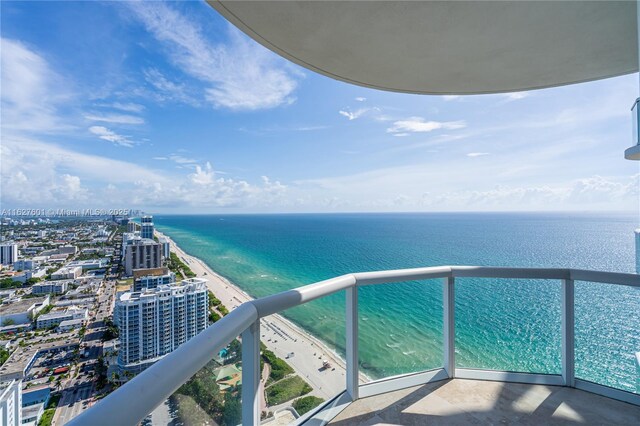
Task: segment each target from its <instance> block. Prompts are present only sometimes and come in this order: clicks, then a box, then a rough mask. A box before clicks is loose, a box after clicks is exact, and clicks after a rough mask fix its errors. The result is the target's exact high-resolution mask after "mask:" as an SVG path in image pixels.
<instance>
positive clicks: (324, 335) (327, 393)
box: [260, 291, 346, 424]
mask: <svg viewBox="0 0 640 426" xmlns="http://www.w3.org/2000/svg"><path fill="white" fill-rule="evenodd" d="M260 340H261V342H262V345H261V346H262V353H261V365H262V369H263V370H262V373H263V384H264V401H265V408H264V409H263V411H265V412H266V413H267V419H272V420H273V422H274V424H275V423H278V424H286V419H289V420H290V421H293V420H294V418H295V417H297V416H299V415H300V416H301V415H304V414H306V413H307V412H308V411H310V410H312V409H314V408H315V407H316V406H318V405H319V404H321V403H322V402H324V401H326V400H329V399H331V398H333V397H334V396H336V395H338V394H340V393H342V392H343V391H344V390H345V387H346V376H345V361H344V354H345V294H344V291H341V292H339V293H336V294H333V295H330V296H327V297H323V298H320V299H316V300H314V301H312V302H309V303H306V304H304V305H301V306H297V307H295V308H291V309H287V310H285V311H283V312H281V313H279V314H275V315H270V316H268V317H265V318H263V319H262V320H261V321H260ZM265 364H268V366H266V365H265ZM291 416H294V417H293V418H291Z"/></svg>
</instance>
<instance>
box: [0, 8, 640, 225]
mask: <svg viewBox="0 0 640 426" xmlns="http://www.w3.org/2000/svg"><path fill="white" fill-rule="evenodd" d="M1 8H2V10H1V12H2V22H1V23H2V32H1V36H2V46H1V47H2V49H1V62H2V86H1V87H2V90H1V91H2V110H1V118H2V128H1V132H2V133H1V137H2V139H1V145H0V146H1V161H2V163H1V166H2V167H1V178H2V181H1V194H0V197H1V198H0V202H1V204H2V207H3V208H5V209H6V208H17V207H23V208H49V207H65V208H108V207H112V208H113V207H121V208H140V209H144V210H146V211H150V212H185V213H206V212H230V213H231V212H334V211H496V210H499V211H507V210H525V211H532V210H572V211H575V210H579V211H583V210H607V211H623V210H624V211H637V209H638V164H637V163H635V162H631V161H626V160H624V158H623V152H624V149H625V148H627V147H629V145H630V144H631V118H630V112H629V109H630V107H631V105H632V103H633V101H634V100H635V98H636V97H637V94H638V75H637V74H634V75H630V76H625V77H619V78H615V79H609V80H603V81H598V82H592V83H585V84H580V85H573V86H566V87H561V88H554V89H547V90H539V91H533V92H526V93H513V94H505V95H482V96H466V97H455V96H449V97H447V96H418V95H406V94H396V93H386V92H380V91H375V90H370V89H365V88H361V87H357V86H352V85H348V84H346V83H342V82H337V81H334V80H331V79H329V78H327V77H323V76H320V75H316V74H314V73H313V72H311V71H308V70H306V69H303V68H300V67H298V66H297V65H294V64H291V63H288V62H287V61H286V60H284V59H282V58H280V57H279V56H277V55H275V54H273V53H271V52H270V51H268V50H266V49H264V48H263V47H261V46H259V45H258V44H256V43H254V42H253V41H252V40H250V39H249V38H248V37H246V36H245V35H244V34H243V33H241V32H240V31H238V30H237V29H235V28H234V27H233V26H231V25H230V24H228V23H227V22H226V21H225V20H224V19H223V18H221V17H220V16H219V15H218V14H217V13H216V12H215V11H214V10H213V9H211V8H210V7H209V6H208V5H206V4H205V3H204V2H179V3H157V2H144V3H129V2H108V3H97V2H8V1H3V2H2V3H1Z"/></svg>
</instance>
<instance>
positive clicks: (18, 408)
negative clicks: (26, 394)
mask: <svg viewBox="0 0 640 426" xmlns="http://www.w3.org/2000/svg"><path fill="white" fill-rule="evenodd" d="M21 388H22V381H21V380H9V381H6V382H0V425H3V426H22V391H21Z"/></svg>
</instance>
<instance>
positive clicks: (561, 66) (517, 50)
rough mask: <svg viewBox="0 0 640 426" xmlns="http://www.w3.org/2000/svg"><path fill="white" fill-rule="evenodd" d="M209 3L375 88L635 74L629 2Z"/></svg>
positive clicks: (512, 84)
mask: <svg viewBox="0 0 640 426" xmlns="http://www.w3.org/2000/svg"><path fill="white" fill-rule="evenodd" d="M208 2H209V4H210V5H211V6H212V7H214V8H215V9H216V10H217V11H218V12H220V13H221V14H222V15H223V16H224V17H225V18H227V19H228V20H229V21H230V22H232V23H233V24H234V25H236V26H237V27H238V28H240V29H241V30H242V31H244V32H245V33H246V34H248V35H249V36H250V37H252V38H253V39H255V40H256V41H258V42H259V43H261V44H263V45H264V46H266V47H267V48H269V49H271V50H273V51H274V52H277V53H278V54H280V55H282V56H284V57H285V58H287V59H289V60H291V61H293V62H295V63H297V64H299V65H302V66H304V67H306V68H308V69H311V70H313V71H316V72H319V73H321V74H324V75H327V76H329V77H332V78H335V79H338V80H342V81H346V82H349V83H354V84H358V85H362V86H366V87H372V88H377V89H382V90H391V91H399V92H409V93H429V94H473V93H496V92H509V91H520V90H529V89H536V88H543V87H551V86H558V85H563V84H570V83H576V82H581V81H589V80H595V79H600V78H606V77H613V76H617V75H622V74H627V73H631V72H635V71H637V70H638V42H637V35H636V34H637V33H636V31H637V29H636V28H637V26H636V17H637V14H636V1H618V2H614V1H366V0H365V1H270V0H262V1H247V0H222V1H219V0H208Z"/></svg>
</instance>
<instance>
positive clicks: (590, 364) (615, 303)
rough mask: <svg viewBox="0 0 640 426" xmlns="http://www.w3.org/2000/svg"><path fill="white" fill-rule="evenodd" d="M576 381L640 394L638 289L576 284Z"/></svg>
mask: <svg viewBox="0 0 640 426" xmlns="http://www.w3.org/2000/svg"><path fill="white" fill-rule="evenodd" d="M575 321H576V331H575V354H576V362H575V372H576V378H578V379H584V380H588V381H590V382H594V383H598V384H602V385H606V386H610V387H613V388H617V389H622V390H625V391H628V392H635V393H640V390H639V389H638V383H639V381H638V374H640V371H638V368H637V366H636V359H635V353H636V352H639V351H640V289H637V288H632V287H626V286H621V285H613V284H600V283H588V282H582V281H579V282H576V283H575Z"/></svg>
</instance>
